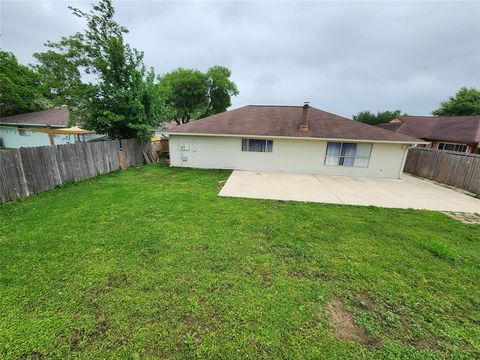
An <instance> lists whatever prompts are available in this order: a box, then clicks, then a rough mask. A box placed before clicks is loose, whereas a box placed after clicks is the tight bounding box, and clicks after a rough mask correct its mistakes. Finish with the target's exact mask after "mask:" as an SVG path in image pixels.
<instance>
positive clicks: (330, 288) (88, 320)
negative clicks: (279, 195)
mask: <svg viewBox="0 0 480 360" xmlns="http://www.w3.org/2000/svg"><path fill="white" fill-rule="evenodd" d="M228 175H229V172H227V171H203V170H191V169H170V168H167V167H162V166H159V165H150V166H144V167H142V168H139V169H132V170H129V171H126V172H118V173H113V174H110V175H106V176H102V177H98V178H95V179H91V180H89V181H85V182H81V183H76V184H71V185H67V186H65V187H63V188H59V189H55V190H52V191H49V192H46V193H42V194H39V195H36V196H33V197H31V198H28V199H26V200H24V201H20V202H16V203H11V204H6V205H3V206H0V314H1V315H0V358H6V359H9V358H12V359H13V358H65V357H73V358H75V357H76V358H82V359H89V358H90V359H99V358H114V359H120V358H125V359H153V358H182V359H183V358H254V359H257V358H292V359H293V358H295V359H297V358H316V359H317V358H328V359H331V358H335V359H340V358H417V359H428V358H432V359H435V358H445V357H452V358H473V357H478V356H480V312H479V309H480V281H479V274H480V243H479V240H480V227H479V226H476V225H466V224H462V223H460V222H458V221H456V220H454V219H450V218H449V217H447V216H445V215H443V214H441V213H436V212H427V211H414V210H392V209H382V208H374V207H356V206H339V205H323V204H308V203H294V202H287V203H286V202H277V201H263V200H249V199H233V198H220V197H218V196H217V193H218V191H219V189H220V186H221V181H222V180H225V179H227V178H228Z"/></svg>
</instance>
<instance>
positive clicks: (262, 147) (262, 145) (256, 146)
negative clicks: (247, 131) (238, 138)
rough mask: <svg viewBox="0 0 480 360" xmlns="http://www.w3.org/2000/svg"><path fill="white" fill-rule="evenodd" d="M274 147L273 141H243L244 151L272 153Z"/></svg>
mask: <svg viewBox="0 0 480 360" xmlns="http://www.w3.org/2000/svg"><path fill="white" fill-rule="evenodd" d="M272 147H273V141H272V140H263V139H242V151H255V152H272Z"/></svg>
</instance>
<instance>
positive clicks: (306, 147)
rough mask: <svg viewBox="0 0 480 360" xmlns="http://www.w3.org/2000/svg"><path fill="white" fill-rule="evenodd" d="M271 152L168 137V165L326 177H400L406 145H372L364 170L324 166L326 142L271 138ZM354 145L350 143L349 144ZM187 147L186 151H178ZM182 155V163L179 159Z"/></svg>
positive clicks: (224, 141)
mask: <svg viewBox="0 0 480 360" xmlns="http://www.w3.org/2000/svg"><path fill="white" fill-rule="evenodd" d="M271 140H273V149H272V152H249V151H242V150H241V149H242V138H241V137H222V136H192V135H175V134H171V135H170V139H169V148H170V163H171V166H179V167H193V168H206V169H239V170H257V171H285V172H299V173H313V174H327V175H348V176H365V177H377V178H393V179H397V178H399V177H400V175H401V173H402V170H403V165H404V161H405V156H406V153H407V149H406V148H407V147H408V145H407V144H396V143H372V144H373V146H372V152H371V155H370V161H369V164H368V167H366V168H361V167H347V166H326V165H325V164H324V163H325V153H326V149H327V142H328V141H326V140H309V139H278V138H273V139H271ZM350 142H354V141H350ZM183 144H188V147H189V150H185V151H182V150H181V148H182V145H183ZM182 156H185V157H186V160H182Z"/></svg>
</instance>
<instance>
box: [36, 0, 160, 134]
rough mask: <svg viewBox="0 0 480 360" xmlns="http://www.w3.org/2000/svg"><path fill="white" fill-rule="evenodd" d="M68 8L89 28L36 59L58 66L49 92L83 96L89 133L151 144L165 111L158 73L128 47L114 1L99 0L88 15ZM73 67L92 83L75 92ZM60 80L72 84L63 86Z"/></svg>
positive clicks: (141, 54) (65, 95)
mask: <svg viewBox="0 0 480 360" xmlns="http://www.w3.org/2000/svg"><path fill="white" fill-rule="evenodd" d="M69 9H70V10H72V13H73V14H74V15H75V16H77V17H79V18H81V19H84V20H86V22H87V27H86V29H85V30H84V31H83V32H79V33H76V34H74V35H72V36H70V37H63V38H62V39H61V40H60V41H59V42H57V43H53V42H48V43H47V44H46V46H48V47H50V48H51V49H54V50H50V52H47V53H43V54H38V55H37V59H39V60H40V62H41V63H42V64H44V65H45V64H47V63H48V61H52V62H53V63H54V64H55V66H57V68H56V71H55V75H54V76H52V82H51V86H52V90H51V91H54V92H55V94H56V95H58V94H61V96H63V97H64V98H65V99H67V100H69V97H70V96H71V95H72V94H75V95H76V96H80V97H81V101H77V105H78V106H79V109H77V111H80V112H81V113H82V115H83V116H84V119H83V123H84V125H85V126H86V127H87V128H91V129H95V130H96V131H97V132H98V133H103V134H108V135H109V136H110V137H112V138H129V137H135V138H137V139H138V140H139V141H141V142H145V141H148V140H149V138H150V134H151V131H152V129H153V127H154V126H155V125H157V124H158V122H159V112H160V109H161V102H160V98H159V96H158V91H157V89H156V87H155V86H153V83H154V80H155V74H154V73H153V70H152V69H151V70H150V71H147V70H146V67H145V65H144V63H143V53H142V52H139V51H138V50H136V49H134V48H131V47H130V45H128V44H127V43H126V42H125V40H124V35H125V34H126V33H128V30H127V29H126V28H125V27H124V26H121V25H120V24H118V23H117V22H115V20H114V19H113V16H114V13H115V11H114V8H113V6H112V1H111V0H101V1H100V2H99V3H98V4H97V5H93V9H92V10H90V11H89V12H84V11H82V10H80V9H77V8H72V7H69ZM47 60H48V61H47ZM75 67H76V68H77V70H78V71H79V72H80V74H81V73H82V72H84V73H85V74H87V76H88V77H90V78H92V77H94V80H93V81H91V82H90V83H88V84H87V85H88V86H84V87H79V88H77V85H78V77H77V73H76V71H75V69H74V68H75ZM52 74H53V71H52ZM62 78H64V79H65V78H66V79H68V80H69V81H71V84H69V85H66V86H65V88H64V87H62V85H61V84H60V81H61V79H62ZM80 89H81V90H80ZM77 90H78V92H77ZM72 100H74V99H72Z"/></svg>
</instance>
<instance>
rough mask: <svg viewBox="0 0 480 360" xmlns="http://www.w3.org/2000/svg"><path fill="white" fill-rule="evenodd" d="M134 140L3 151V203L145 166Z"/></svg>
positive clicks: (0, 196) (0, 176)
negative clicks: (66, 184) (113, 172)
mask: <svg viewBox="0 0 480 360" xmlns="http://www.w3.org/2000/svg"><path fill="white" fill-rule="evenodd" d="M146 147H148V145H141V144H138V143H137V141H136V140H134V139H125V140H112V141H98V142H81V143H76V144H69V145H54V146H41V147H30V148H21V149H13V150H4V151H0V203H4V202H8V201H13V200H16V199H20V198H23V197H26V196H29V195H32V194H37V193H39V192H42V191H46V190H49V189H52V188H54V187H56V186H59V185H62V184H65V183H68V182H75V181H81V180H85V179H88V178H91V177H94V176H97V175H101V174H107V173H110V172H112V171H115V170H118V169H119V168H120V167H130V166H133V165H140V164H143V163H144V158H143V151H145V149H146Z"/></svg>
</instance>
